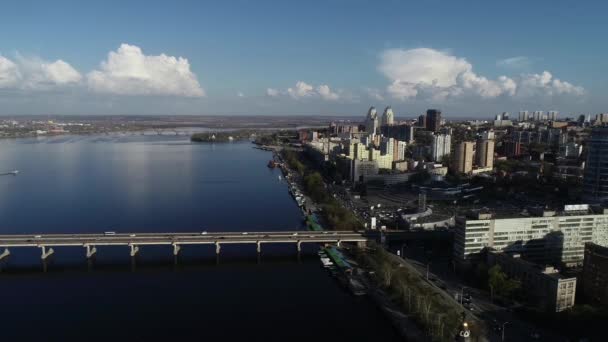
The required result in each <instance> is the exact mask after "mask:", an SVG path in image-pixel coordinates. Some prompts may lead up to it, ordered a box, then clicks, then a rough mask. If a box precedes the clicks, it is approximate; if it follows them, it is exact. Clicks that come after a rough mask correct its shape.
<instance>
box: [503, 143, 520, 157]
mask: <svg viewBox="0 0 608 342" xmlns="http://www.w3.org/2000/svg"><path fill="white" fill-rule="evenodd" d="M503 146H504V152H505V155H506V156H507V157H517V156H519V155H521V143H519V142H515V141H506V142H504V143H503Z"/></svg>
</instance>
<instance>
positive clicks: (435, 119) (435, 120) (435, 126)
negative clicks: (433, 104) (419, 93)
mask: <svg viewBox="0 0 608 342" xmlns="http://www.w3.org/2000/svg"><path fill="white" fill-rule="evenodd" d="M439 128H441V111H440V110H437V109H429V110H427V111H426V130H427V131H431V132H439Z"/></svg>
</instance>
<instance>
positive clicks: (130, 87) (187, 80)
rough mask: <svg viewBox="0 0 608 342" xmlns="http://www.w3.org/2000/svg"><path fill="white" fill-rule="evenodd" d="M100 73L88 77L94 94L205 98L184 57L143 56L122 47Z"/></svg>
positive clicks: (131, 49)
mask: <svg viewBox="0 0 608 342" xmlns="http://www.w3.org/2000/svg"><path fill="white" fill-rule="evenodd" d="M99 69H100V70H93V71H91V72H90V73H88V74H87V84H88V86H89V88H90V89H91V90H93V91H95V92H100V93H110V94H119V95H175V96H186V97H200V96H205V91H204V90H203V88H202V87H201V85H200V84H199V82H198V79H197V77H196V75H195V74H194V73H193V72H192V71H191V70H190V63H188V60H187V59H186V58H183V57H177V58H176V57H173V56H167V55H165V54H160V55H158V56H147V55H144V54H143V53H142V51H141V49H140V48H139V47H137V46H134V45H128V44H122V45H120V47H119V48H118V50H116V51H111V52H110V53H109V54H108V59H107V60H105V61H103V62H101V65H100V68H99Z"/></svg>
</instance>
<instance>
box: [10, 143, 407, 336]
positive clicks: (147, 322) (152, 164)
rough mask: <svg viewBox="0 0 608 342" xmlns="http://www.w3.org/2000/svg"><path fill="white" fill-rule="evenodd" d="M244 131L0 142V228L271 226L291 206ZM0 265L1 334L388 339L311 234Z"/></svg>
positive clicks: (294, 216)
mask: <svg viewBox="0 0 608 342" xmlns="http://www.w3.org/2000/svg"><path fill="white" fill-rule="evenodd" d="M270 158H271V154H270V153H269V152H265V151H260V150H256V149H253V148H252V145H251V144H249V143H227V144H215V145H212V144H192V143H190V142H189V141H188V139H187V138H186V137H168V136H141V135H110V136H108V135H97V136H56V137H44V138H28V139H16V140H8V139H6V140H0V173H3V172H7V171H11V170H19V171H20V173H19V174H18V175H17V176H12V175H7V176H0V234H10V233H37V234H45V233H71V232H75V233H83V232H96V233H100V232H104V231H116V232H135V233H137V232H165V231H179V232H199V231H210V232H211V231H260V230H266V231H276V230H294V229H303V227H302V217H301V214H300V211H299V209H298V208H297V206H296V204H295V203H294V201H293V200H292V198H291V197H290V196H289V194H288V192H287V185H286V184H285V182H284V181H282V180H280V179H279V177H278V176H279V172H278V171H277V170H271V169H268V168H267V167H266V163H267V161H268V160H269V159H270ZM11 252H12V254H11V255H10V257H9V258H8V259H7V260H4V261H2V263H1V265H0V267H1V272H0V298H1V300H0V310H1V312H2V313H1V314H0V317H1V318H2V321H1V329H2V332H1V334H2V337H3V340H6V341H17V340H18V341H25V340H37V341H66V340H75V339H78V340H85V341H86V340H105V341H109V340H133V341H140V340H160V339H163V340H181V339H186V338H189V339H192V340H205V341H220V340H221V341H243V340H246V341H330V340H331V341H342V340H351V341H370V340H372V339H374V340H382V341H392V340H398V339H397V336H396V333H395V332H394V331H393V329H392V327H391V326H390V324H389V323H388V321H387V320H386V319H385V318H384V317H383V316H382V314H381V313H380V311H379V310H377V309H376V307H375V306H374V305H373V303H371V302H370V301H369V300H368V299H367V298H365V297H362V298H355V297H353V296H352V295H350V294H349V293H347V292H345V291H344V290H343V289H342V288H340V286H339V285H338V284H337V282H336V281H334V280H333V279H332V278H331V277H330V276H329V275H328V274H327V273H326V272H325V271H324V270H323V269H322V268H321V267H320V264H319V260H318V258H317V257H316V255H315V250H314V248H313V247H312V246H308V247H307V248H306V249H305V253H304V254H303V255H301V256H300V257H299V258H298V257H297V254H296V252H295V247H294V246H268V247H266V246H264V247H263V252H262V255H261V257H260V258H257V255H256V252H255V247H254V246H236V245H235V246H226V247H223V248H222V254H221V256H220V257H219V259H216V257H215V251H214V249H213V247H211V246H200V247H189V246H186V247H184V249H183V250H182V252H181V253H182V255H180V257H179V259H174V258H173V255H172V253H171V249H170V248H169V247H147V246H146V247H142V248H141V250H140V254H139V255H138V256H137V257H136V258H135V259H131V258H130V257H129V253H128V249H127V247H99V248H98V253H97V256H96V258H95V260H94V261H93V262H91V263H88V262H87V261H86V258H85V257H84V249H83V248H80V247H63V248H55V254H54V255H53V256H52V257H51V259H50V261H49V262H48V263H47V264H46V265H42V262H41V260H40V254H39V253H40V251H39V250H37V249H36V248H22V249H18V248H14V249H12V250H11Z"/></svg>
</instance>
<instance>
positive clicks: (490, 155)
mask: <svg viewBox="0 0 608 342" xmlns="http://www.w3.org/2000/svg"><path fill="white" fill-rule="evenodd" d="M477 166H479V167H481V168H492V167H494V140H491V139H479V140H478V141H477Z"/></svg>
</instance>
